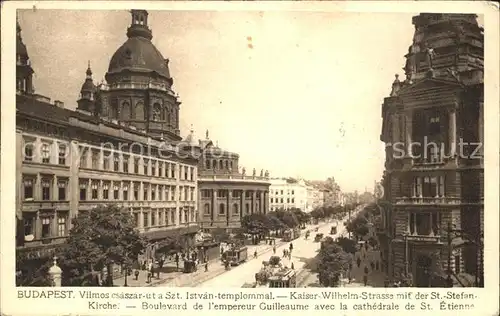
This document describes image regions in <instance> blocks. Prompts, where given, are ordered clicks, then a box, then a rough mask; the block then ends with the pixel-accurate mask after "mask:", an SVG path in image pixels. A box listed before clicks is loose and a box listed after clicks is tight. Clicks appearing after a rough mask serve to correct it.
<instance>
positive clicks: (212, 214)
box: [210, 189, 217, 226]
mask: <svg viewBox="0 0 500 316" xmlns="http://www.w3.org/2000/svg"><path fill="white" fill-rule="evenodd" d="M216 207H217V190H216V189H212V207H211V212H210V218H211V223H210V226H212V225H213V224H214V220H215V212H216Z"/></svg>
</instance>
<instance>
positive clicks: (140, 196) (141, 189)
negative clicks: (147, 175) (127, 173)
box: [138, 181, 144, 201]
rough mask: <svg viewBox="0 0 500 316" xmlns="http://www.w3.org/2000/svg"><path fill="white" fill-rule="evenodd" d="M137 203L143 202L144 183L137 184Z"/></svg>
mask: <svg viewBox="0 0 500 316" xmlns="http://www.w3.org/2000/svg"><path fill="white" fill-rule="evenodd" d="M138 198H139V199H138V200H139V201H144V182H142V181H141V182H139V196H138Z"/></svg>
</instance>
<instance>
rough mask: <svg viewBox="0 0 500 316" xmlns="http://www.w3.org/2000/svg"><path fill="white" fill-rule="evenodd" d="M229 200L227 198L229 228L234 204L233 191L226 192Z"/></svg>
mask: <svg viewBox="0 0 500 316" xmlns="http://www.w3.org/2000/svg"><path fill="white" fill-rule="evenodd" d="M226 193H227V198H226V204H227V206H226V208H227V210H226V226H227V227H228V228H229V223H230V222H231V216H232V214H231V212H232V209H233V208H232V203H231V190H226Z"/></svg>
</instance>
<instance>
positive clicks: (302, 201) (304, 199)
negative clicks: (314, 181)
mask: <svg viewBox="0 0 500 316" xmlns="http://www.w3.org/2000/svg"><path fill="white" fill-rule="evenodd" d="M269 205H270V207H271V211H276V210H278V209H285V210H288V209H292V208H299V209H301V210H302V211H304V212H310V211H312V208H311V207H310V205H309V204H308V195H307V185H306V183H305V181H304V180H302V179H292V178H288V179H272V180H271V187H270V189H269Z"/></svg>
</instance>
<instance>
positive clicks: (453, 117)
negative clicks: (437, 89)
mask: <svg viewBox="0 0 500 316" xmlns="http://www.w3.org/2000/svg"><path fill="white" fill-rule="evenodd" d="M448 135H449V140H448V142H449V148H450V156H451V157H454V156H455V154H456V148H457V114H456V109H455V108H454V107H453V108H452V109H450V114H449V131H448Z"/></svg>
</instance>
